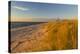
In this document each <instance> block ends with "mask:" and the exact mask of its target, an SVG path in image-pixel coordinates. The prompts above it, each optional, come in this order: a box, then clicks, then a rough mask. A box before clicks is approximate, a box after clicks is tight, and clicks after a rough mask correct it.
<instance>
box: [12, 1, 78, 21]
mask: <svg viewBox="0 0 80 54" xmlns="http://www.w3.org/2000/svg"><path fill="white" fill-rule="evenodd" d="M77 16H78V6H77V5H69V4H54V3H36V2H23V1H11V21H21V22H28V21H29V22H32V21H47V20H49V19H57V18H60V19H73V18H74V17H77Z"/></svg>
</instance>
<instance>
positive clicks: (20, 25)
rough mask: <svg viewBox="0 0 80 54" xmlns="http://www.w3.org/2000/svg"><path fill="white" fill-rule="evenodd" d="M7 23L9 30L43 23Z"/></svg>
mask: <svg viewBox="0 0 80 54" xmlns="http://www.w3.org/2000/svg"><path fill="white" fill-rule="evenodd" d="M9 23H10V27H11V28H18V27H24V26H30V25H36V24H40V23H44V22H9Z"/></svg>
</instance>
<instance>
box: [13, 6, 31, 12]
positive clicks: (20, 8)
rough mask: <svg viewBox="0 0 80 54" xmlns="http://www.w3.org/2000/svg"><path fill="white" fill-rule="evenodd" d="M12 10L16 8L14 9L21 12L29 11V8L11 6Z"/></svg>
mask: <svg viewBox="0 0 80 54" xmlns="http://www.w3.org/2000/svg"><path fill="white" fill-rule="evenodd" d="M12 8H16V9H19V10H22V11H26V10H29V8H24V7H20V6H12Z"/></svg>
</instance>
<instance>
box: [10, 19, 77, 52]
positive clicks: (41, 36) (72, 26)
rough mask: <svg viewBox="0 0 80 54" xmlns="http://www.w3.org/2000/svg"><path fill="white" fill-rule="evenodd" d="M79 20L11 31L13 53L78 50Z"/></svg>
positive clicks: (43, 24) (52, 22)
mask: <svg viewBox="0 0 80 54" xmlns="http://www.w3.org/2000/svg"><path fill="white" fill-rule="evenodd" d="M77 24H78V23H77V20H62V21H55V22H54V21H51V22H46V23H42V24H37V25H31V26H26V27H21V28H15V29H11V52H31V51H51V50H64V49H65V50H66V49H77V47H78V46H77V45H78V44H77V31H78V25H77Z"/></svg>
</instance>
